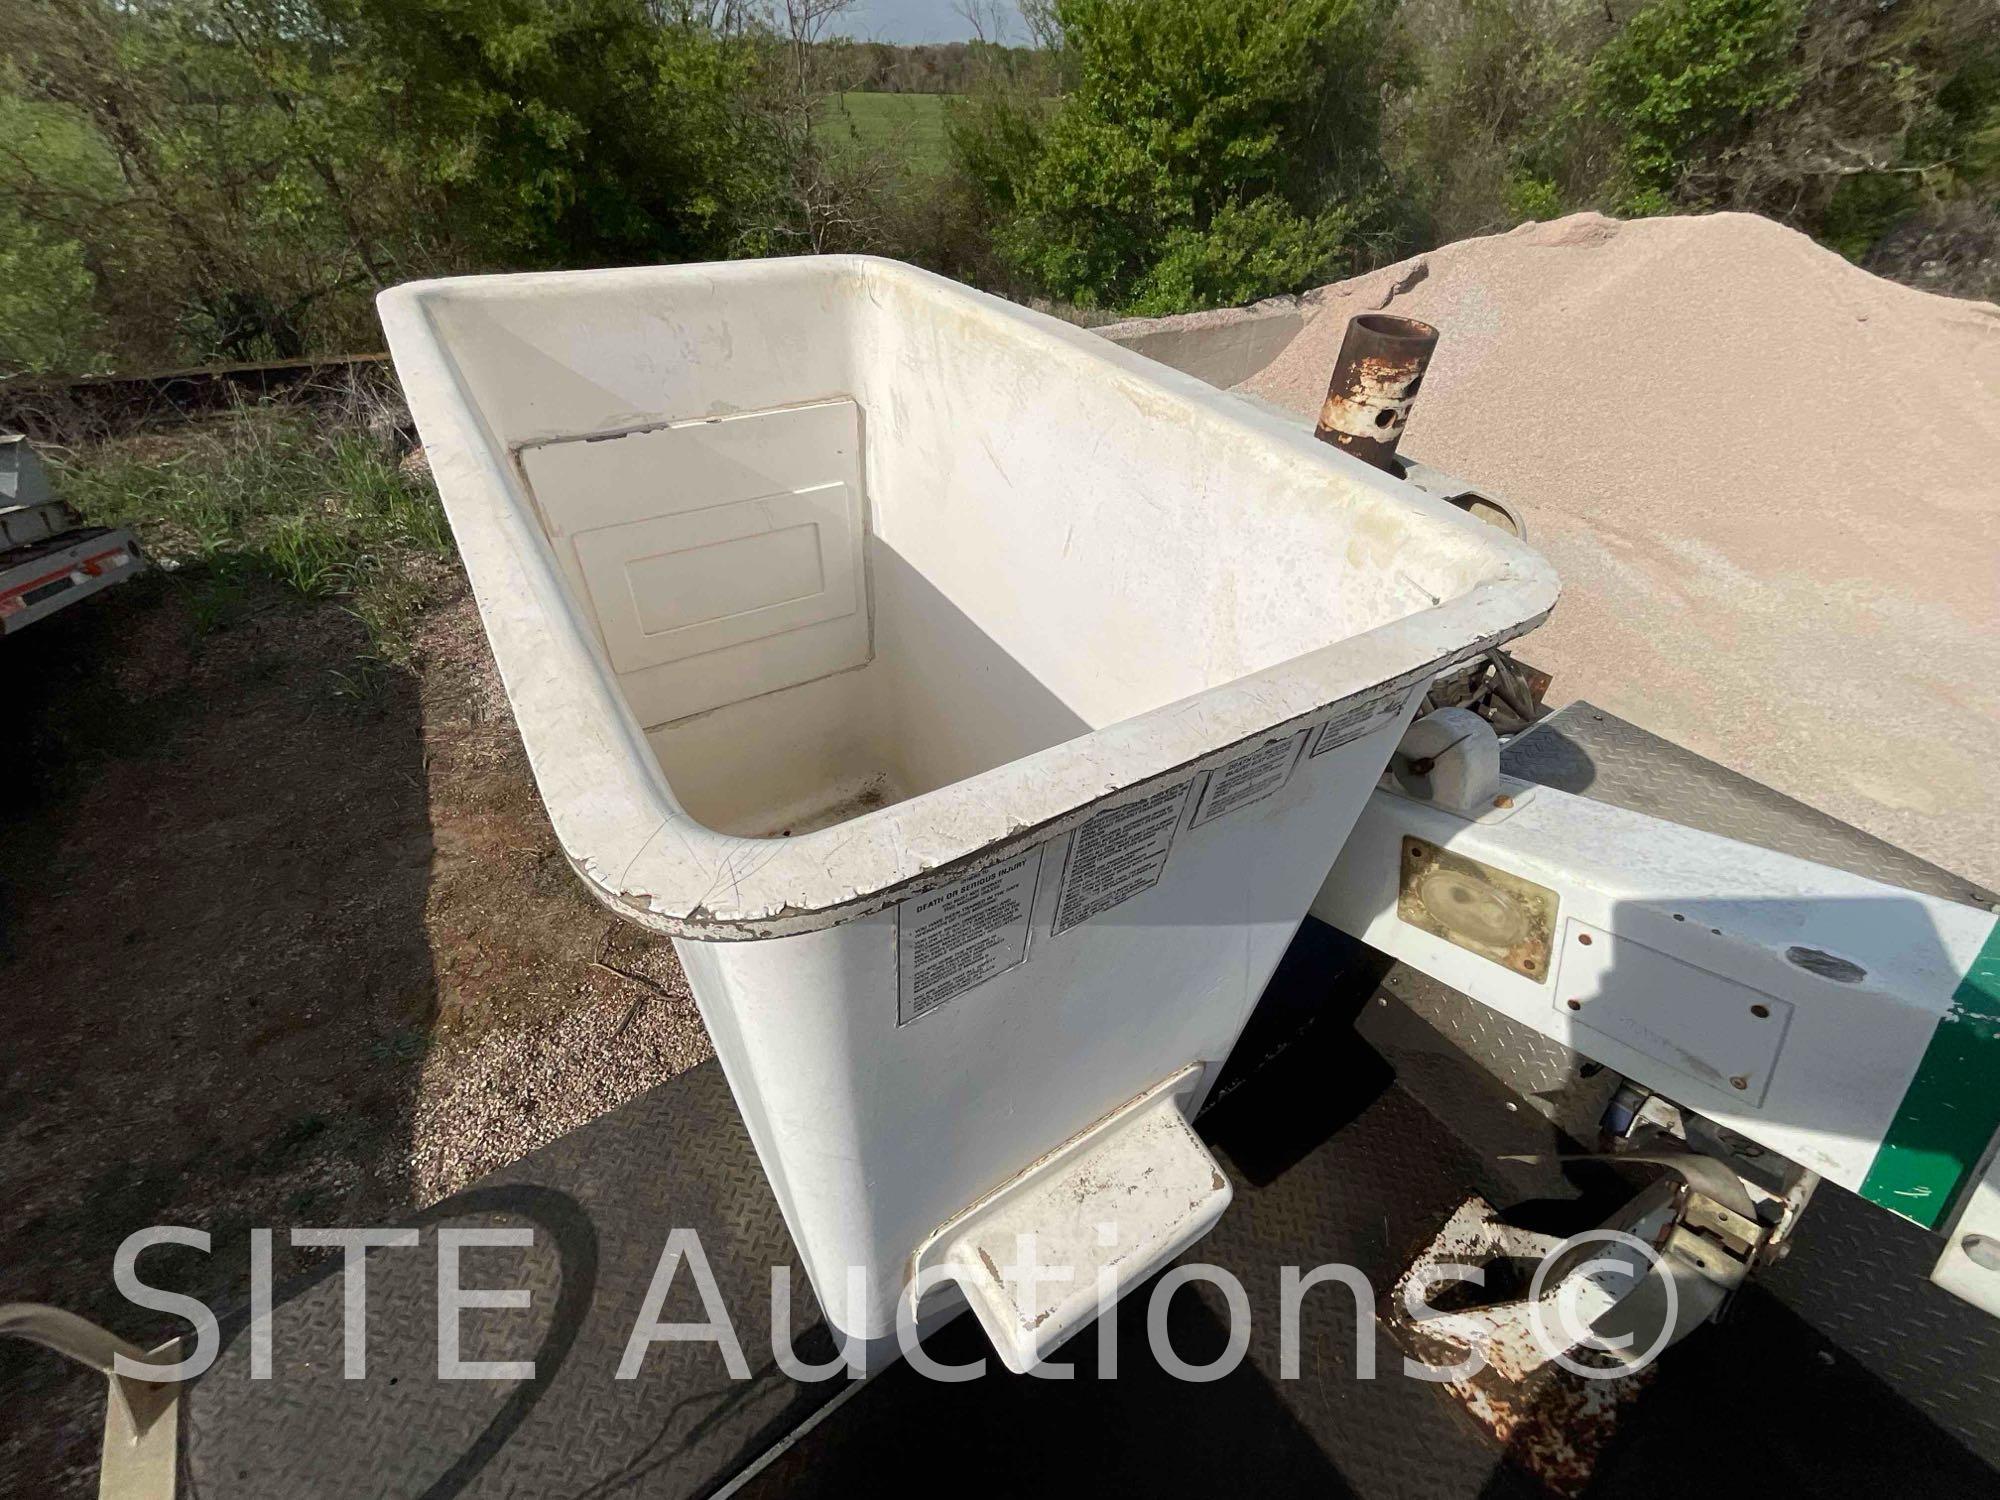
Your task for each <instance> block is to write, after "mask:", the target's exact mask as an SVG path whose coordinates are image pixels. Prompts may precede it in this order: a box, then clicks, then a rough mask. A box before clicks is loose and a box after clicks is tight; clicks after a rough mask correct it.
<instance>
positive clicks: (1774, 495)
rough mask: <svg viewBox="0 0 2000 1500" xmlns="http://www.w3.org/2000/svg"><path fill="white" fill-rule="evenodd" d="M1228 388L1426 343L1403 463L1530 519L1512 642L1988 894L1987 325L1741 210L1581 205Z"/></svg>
mask: <svg viewBox="0 0 2000 1500" xmlns="http://www.w3.org/2000/svg"><path fill="white" fill-rule="evenodd" d="M1308 301H1309V302H1310V303H1311V304H1313V305H1314V306H1315V307H1316V311H1315V312H1314V313H1313V315H1312V318H1311V321H1309V322H1308V323H1307V325H1306V327H1305V328H1304V330H1303V331H1302V332H1301V333H1300V334H1299V335H1298V336H1297V337H1296V338H1295V339H1294V340H1293V341H1292V343H1291V344H1290V345H1289V346H1288V347H1287V348H1286V349H1285V351H1284V352H1283V353H1282V354H1281V355H1279V357H1278V359H1277V360H1276V362H1275V363H1273V364H1272V365H1270V366H1269V367H1268V368H1266V369H1265V370H1263V371H1262V372H1260V373H1259V374H1258V375H1257V376H1255V377H1254V378H1253V379H1251V380H1250V381H1249V382H1247V383H1246V384H1245V386H1244V387H1243V389H1245V390H1250V391H1255V392H1257V393H1258V394H1260V395H1263V396H1266V397H1268V398H1270V399H1271V400H1274V401H1277V402H1279V403H1281V404H1283V405H1285V406H1288V407H1291V408H1292V409H1294V410H1296V411H1299V412H1310V411H1314V410H1316V409H1317V407H1318V405H1319V401H1320V398H1321V396H1322V395H1323V394H1324V392H1325V389H1326V379H1327V375H1328V372H1329V371H1330V370H1331V369H1332V366H1333V359H1334V355H1335V352H1336V350H1337V348H1338V346H1339V343H1340V336H1341V331H1342V329H1343V328H1344V326H1345V324H1346V321H1347V319H1348V317H1349V316H1350V315H1352V314H1354V313H1357V312H1364V311H1367V310H1369V309H1371V308H1381V307H1388V308H1390V309H1391V310H1393V311H1395V312H1398V313H1403V314H1406V315H1408V316H1411V317H1416V318H1422V319H1424V320H1425V321H1426V322H1430V323H1433V324H1435V325H1437V327H1438V328H1440V329H1441V330H1442V331H1443V338H1442V340H1441V342H1440V344H1439V347H1438V352H1437V357H1436V360H1435V362H1434V363H1433V364H1432V366H1431V372H1430V376H1429V378H1428V379H1427V380H1426V381H1425V384H1424V394H1423V396H1422V398H1421V399H1420V400H1419V401H1418V402H1417V405H1416V410H1415V412H1414V414H1413V415H1412V417H1411V420H1410V426H1409V431H1408V434H1407V436H1406V437H1405V438H1404V442H1403V450H1404V451H1405V452H1406V453H1409V454H1411V455H1412V456H1414V457H1417V458H1420V459H1422V460H1424V461H1425V462H1426V463H1429V464H1433V465H1435V466H1438V467H1440V468H1443V469H1446V470H1449V471H1451V472H1453V473H1455V474H1458V475H1460V476H1462V477H1463V478H1465V479H1468V480H1471V481H1474V482H1476V483H1478V484H1480V485H1483V486H1490V487H1492V488H1494V489H1496V490H1498V491H1499V492H1500V493H1501V494H1503V495H1504V496H1505V497H1506V498H1507V499H1508V500H1509V501H1510V503H1512V504H1514V505H1515V506H1516V507H1517V508H1518V509H1520V510H1522V511H1523V512H1524V513H1525V516H1526V519H1527V522H1528V526H1529V529H1530V536H1531V540H1532V541H1533V543H1534V544H1535V545H1536V546H1537V547H1538V548H1540V549H1541V550H1542V552H1543V553H1545V554H1546V555H1547V556H1548V557H1549V559H1550V560H1551V561H1552V562H1553V563H1554V564H1555V565H1556V567H1557V569H1558V570H1559V571H1560V572H1561V574H1562V578H1563V585H1564V587H1563V598H1562V602H1561V603H1560V604H1559V605H1558V606H1557V609H1556V613H1555V616H1554V618H1553V619H1552V620H1551V621H1550V623H1549V624H1548V625H1547V626H1545V627H1543V629H1542V630H1540V631H1538V632H1537V633H1536V634H1535V635H1533V636H1531V637H1529V638H1528V639H1527V640H1526V641H1524V642H1523V643H1522V645H1521V647H1520V648H1519V649H1520V654H1521V655H1522V656H1523V657H1524V658H1525V659H1527V660H1530V661H1532V662H1534V663H1536V664H1537V665H1539V666H1543V667H1546V668H1547V669H1549V670H1551V671H1553V672H1554V673H1555V674H1556V689H1555V693H1554V695H1553V697H1554V698H1555V699H1556V700H1557V701H1566V700H1567V699H1569V698H1589V699H1591V700H1592V701H1593V702H1595V703H1598V704H1600V705H1602V706H1604V707H1606V708H1609V709H1611V710H1612V711H1613V712H1615V713H1617V714H1620V715H1622V716H1624V717H1626V718H1629V719H1632V720H1633V721H1635V722H1637V723H1639V724H1641V725H1644V726H1645V727H1647V728H1649V729H1652V730H1654V731H1655V732H1657V733H1660V734H1664V735H1666V736H1668V737H1670V738H1672V739H1675V740H1678V741H1680V742H1681V743H1682V744H1685V745H1687V746H1688V747H1689V748H1691V749H1694V750H1697V751H1699V752H1701V753H1703V754H1705V755H1709V756H1713V757H1714V758H1716V759H1718V760H1721V761H1723V762H1725V763H1727V764H1730V765H1733V766H1734V767H1736V768H1737V769H1738V770H1741V771H1743V772H1745V773H1746V774H1748V775H1751V776H1754V777H1756V778H1757V779H1758V780H1760V781H1763V782H1765V783H1767V784H1769V785H1771V786H1775V787H1777V788H1779V789H1780V790H1782V791H1785V792H1788V793H1790V794H1791V795H1793V796H1795V797H1799V798H1801V799H1802V800H1804V801H1807V802H1810V803H1812V804H1814V805H1816V806H1818V807H1821V808H1823V809H1825V810H1826V811H1828V812H1831V813H1833V814H1834V815H1836V816H1838V817H1842V818H1845V819H1847V820H1848V821H1850V822H1852V823H1855V824H1857V825H1859V826H1860V827H1862V828H1865V829H1867V830H1869V831H1870V832H1872V833H1875V834H1877V835H1879V836H1880V837H1883V838H1886V839H1889V840H1891V841H1893V842H1896V843H1899V844H1902V845H1904V846H1905V847H1906V848H1909V849H1910V850H1912V851H1913V852H1915V853H1918V854H1921V855H1924V856H1925V857H1927V858H1930V859H1932V860H1935V861H1936V862H1938V863H1940V864H1943V865H1945V866H1947V867H1949V868H1952V869H1954V870H1957V871H1959V872H1960V873H1962V874H1965V875H1968V876H1970V877H1972V878H1973V879H1975V880H1978V881H1981V882H1983V883H1985V884H1987V885H1989V886H2000V629H1996V625H2000V308H1995V307H1993V306H1991V305H1989V304H1985V303H1973V302H1962V301H1956V300H1952V299H1949V298H1944V297H1937V296H1932V295H1929V294H1927V293H1923V292H1915V291H1911V290H1909V289H1907V288H1904V287H1899V286H1895V285H1893V284H1891V283H1889V282H1886V281H1882V280H1880V279H1878V278H1876V277H1874V276H1871V275H1869V274H1867V273H1866V272H1864V271H1861V270H1858V269H1856V268H1855V267H1853V266H1851V265H1849V264H1848V263H1847V262H1845V261H1843V260H1841V259H1840V258H1839V257H1838V256H1836V255H1834V254H1832V253H1831V252H1829V251H1826V250H1822V249H1821V248H1819V247H1818V246H1817V245H1815V244H1813V242H1812V241H1811V240H1809V239H1807V238H1806V237H1804V236H1803V235H1799V234H1796V233H1794V232H1792V231H1791V230H1788V229H1784V228H1782V227H1780V226H1778V225H1776V224H1773V223H1770V222H1769V221H1767V220H1764V219H1759V218H1756V217H1754V216H1751V215H1745V214H1719V215H1715V216H1713V217H1708V218H1676V219H1647V220H1639V221H1634V222H1631V223H1622V224H1621V223H1619V222H1617V221H1615V220H1610V219H1604V218H1601V217H1599V216H1597V215H1593V214H1585V215H1578V216H1575V217H1572V218H1568V219H1563V220H1559V221H1556V222H1554V223H1548V224H1532V225H1525V226H1523V227H1522V228H1521V229H1518V230H1516V231H1515V232H1513V233H1512V234H1506V235H1497V236H1494V237H1491V238H1487V239H1478V240H1467V241H1464V242H1462V243H1459V244H1455V245H1450V246H1447V247H1445V248H1444V249H1442V250H1438V251H1434V252H1432V253H1430V254H1428V255H1425V256H1421V257H1418V258H1417V259H1415V260H1412V261H1407V262H1404V263H1403V264H1402V265H1399V266H1392V267H1388V268H1386V269H1384V270H1382V271H1378V272H1374V273H1372V274H1370V275H1368V276H1364V277H1360V278H1357V279H1355V280H1353V281H1349V282H1343V283H1340V284H1338V285H1335V286H1331V287H1327V288H1324V289H1322V290H1321V291H1319V292H1316V293H1313V294H1312V295H1311V297H1310V298H1309V299H1308Z"/></svg>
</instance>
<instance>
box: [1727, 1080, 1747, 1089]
mask: <svg viewBox="0 0 2000 1500" xmlns="http://www.w3.org/2000/svg"><path fill="white" fill-rule="evenodd" d="M1729 1086H1730V1087H1731V1088H1733V1089H1747V1088H1749V1087H1750V1080H1749V1079H1747V1078H1732V1079H1730V1080H1729Z"/></svg>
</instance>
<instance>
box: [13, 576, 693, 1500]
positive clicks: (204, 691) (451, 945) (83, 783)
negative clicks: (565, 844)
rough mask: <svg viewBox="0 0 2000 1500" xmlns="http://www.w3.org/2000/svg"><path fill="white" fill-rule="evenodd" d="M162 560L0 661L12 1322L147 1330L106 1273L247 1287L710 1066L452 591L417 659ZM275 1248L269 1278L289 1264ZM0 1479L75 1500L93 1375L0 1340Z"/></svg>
mask: <svg viewBox="0 0 2000 1500" xmlns="http://www.w3.org/2000/svg"><path fill="white" fill-rule="evenodd" d="M190 592H191V591H190V590H189V588H188V587H187V586H186V584H185V581H184V580H183V579H181V578H177V577H176V576H175V575H171V574H155V575H152V576H150V577H148V578H146V579H143V580H141V581H140V582H138V583H136V584H133V585H130V586H128V587H126V588H123V589H119V590H116V591H114V592H112V593H110V594H107V595H104V596H100V597H99V598H97V599H94V600H91V601H89V602H88V603H86V604H84V605H82V606H80V607H78V608H75V609H72V610H70V611H66V612H65V613H64V614H62V615H59V616H56V617H54V618H53V619H51V620H49V621H47V622H44V623H43V624H41V625H38V626H37V627H35V628H34V629H33V630H30V631H25V632H23V633H22V634H21V635H20V636H18V637H16V638H13V639H9V640H7V641H5V642H4V643H0V705H5V707H4V709H0V1014H4V1016H5V1018H6V1024H7V1026H8V1029H9V1033H10V1034H9V1038H8V1046H7V1047H6V1049H5V1052H4V1068H5V1077H4V1088H0V1172H3V1173H4V1177H3V1178H0V1180H4V1181H5V1183H6V1184H7V1187H8V1197H9V1212H8V1214H7V1215H6V1217H5V1220H4V1221H0V1301H13V1300H27V1301H45V1302H51V1303H55V1304H57V1305H59V1306H63V1307H67V1308H71V1309H73V1310H75V1311H78V1312H81V1313H83V1314H85V1315H86V1316H91V1317H94V1318H97V1319H99V1320H101V1321H103V1322H104V1323H106V1324H108V1325H109V1326H110V1327H111V1328H113V1329H114V1330H115V1331H117V1332H119V1333H121V1334H124V1335H126V1336H127V1337H130V1338H133V1339H135V1340H138V1341H140V1342H141V1343H147V1342H150V1341H152V1340H155V1339H157V1338H160V1337H163V1336H166V1335H169V1334H171V1333H172V1332H175V1331H178V1329H179V1328H180V1327H183V1326H184V1325H180V1324H178V1323H177V1322H176V1321H175V1320H171V1319H162V1318H160V1317H159V1316H158V1315H154V1314H148V1313H145V1312H143V1311H141V1310H139V1309H137V1308H134V1307H132V1306H131V1305H130V1304H128V1303H126V1302H125V1301H124V1299H123V1298H121V1297H120V1296H118V1294H117V1293H116V1292H115V1290H114V1289H113V1286H112V1280H111V1267H112V1257H113V1254H114V1252H115V1251H116V1249H117V1247H118V1245H119V1243H120V1241H121V1240H122V1239H123V1238H124V1237H125V1236H126V1235H127V1234H129V1233H130V1232H131V1231H132V1230H134V1229H137V1228H140V1227H142V1226H145V1225H153V1224H182V1225H192V1226H194V1227H197V1228H201V1229H205V1230H207V1231H209V1232H210V1234H211V1235H212V1236H213V1240H212V1250H211V1253H210V1254H208V1255H206V1256H204V1255H202V1254H200V1253H199V1252H196V1251H194V1250H191V1249H189V1250H182V1249H178V1248H174V1247H165V1248H162V1249H157V1250H153V1251H149V1252H148V1253H147V1257H146V1260H145V1262H144V1266H145V1272H146V1275H147V1278H148V1279H149V1280H150V1281H152V1282H154V1283H155V1284H158V1285H166V1286H172V1287H175V1288H177V1289H181V1290H185V1291H188V1292H191V1293H193V1294H195V1295H197V1296H200V1297H202V1298H204V1299H207V1300H210V1301H211V1302H212V1303H213V1302H217V1301H222V1302H226V1301H229V1300H231V1299H232V1298H233V1297H235V1296H240V1295H241V1294H242V1292H243V1291H244V1289H245V1288H247V1279H246V1268H247V1265H248V1236H247V1231H248V1230H249V1229H250V1228H251V1227H252V1226H259V1225H271V1226H281V1227H282V1228H286V1229H288V1228H290V1227H294V1226H301V1225H340V1224H376V1225H382V1224H392V1223H394V1222H395V1219H396V1215H397V1214H398V1213H399V1212H403V1211H406V1210H409V1209H412V1208H415V1207H420V1206H422V1205H425V1204H428V1203H430V1202H433V1201H434V1200H436V1199H438V1198H440V1197H442V1196H444V1195H445V1194H447V1193H449V1192H451V1191H453V1190H454V1189H456V1188H457V1187H459V1186H461V1185H462V1184H464V1183H466V1182H467V1181H469V1180H471V1179H472V1178H474V1177H476V1176H478V1175H480V1174H482V1173H484V1172H487V1171H489V1170H492V1169H494V1168H496V1167H498V1166H501V1165H503V1164H505V1163H507V1162H509V1161H512V1160H514V1159H515V1158H517V1157H519V1156H521V1155H523V1154H524V1153H525V1152H527V1151H529V1150H531V1149H532V1148H534V1147H535V1146H537V1145H539V1144H541V1143H542V1142H545V1141H547V1140H550V1139H552V1138H553V1137H555V1136H557V1135H559V1134H561V1133H563V1132H564V1131H566V1130H569V1129H571V1128H573V1127H574V1126H576V1125H578V1124H580V1123H582V1122H583V1121H585V1120H587V1119H589V1118H591V1117H592V1116H594V1115H596V1114H599V1113H601V1112H602V1111H604V1110H606V1109H609V1108H611V1107H612V1106H614V1105H616V1104H618V1103H620V1102H622V1101H624V1100H625V1099H628V1098H630V1097H632V1096H633V1095H635V1094H637V1093H639V1092H641V1091H643V1090H644V1089H646V1088H648V1087H650V1086H652V1085H653V1084H656V1083H658V1082H660V1081H662V1080H664V1079H666V1078H669V1077H671V1076H673V1075H674V1074H676V1073H678V1072H680V1071H681V1070H683V1069H685V1068H687V1067H689V1066H691V1065H692V1064H694V1063H696V1062H698V1061H700V1060H701V1059H702V1058H703V1057H705V1056H707V1055H708V1052H709V1048H708V1042H707V1038H706V1035H705V1034H704V1032H703V1030H702V1027H701V1022H700V1020H699V1018H698V1016H697V1015H696V1013H695V1009H694V1004H693V1001H692V1000H691V999H690V997H689V995H688V991H687V987H686V984H685V982H684V980H683V979H682V977H681V974H680V971H679V968H678V966H677V964H676V963H675V961H674V957H673V952H672V949H671V948H670V947H669V946H668V945H667V944H665V943H664V942H658V943H655V942H651V941H649V940H647V939H646V938H644V937H643V936H642V935H640V934H639V933H638V932H636V931H635V930H634V929H632V928H630V927H627V926H625V925H623V924H621V923H618V922H615V921H614V920H613V919H612V918H611V917H610V916H609V915H608V914H607V913H606V912H604V911H603V910H602V909H601V908H599V907H598V906H597V905H596V904H595V903H594V902H592V901H591V900H590V899H589V898H588V897H587V896H586V895H585V894H584V893H583V890H582V888H581V886H580V885H579V883H578V882H577V880H576V878H575V876H574V875H573V874H572V872H571V871H570V869H569V867H568V865H567V864H566V863H565V861H564V859H563V857H562V854H561V852H560V851H559V850H558V848H557V847H556V844H555V840H554V837H553V835H552V833H551V831H550V829H549V825H548V820H547V817H546V816H545V814H544V813H543V811H542V807H541V803H540V801H539V799H538V797H537V795H536V793H535V789H534V785H533V782H532V780H531V778H530V775H529V771H528V766H527V761H526V757H525V756H524V754H523V752H522V750H521V746H520V741H519V739H518V738H517V736H516V734H515V731H514V727H513V722H512V719H511V717H510V716H509V714H508V712H507V707H506V701H505V697H504V695H503V693H502V691H501V689H500V685H499V681H498V678H497V676H496V674H495V673H494V670H493V666H492V661H491V658H490V656H489V655H488V653H487V650H486V644H485V637H484V635H483V633H482V632H481V630H480V627H479V622H478V617H477V613H476V611H475V610H474V608H473V605H472V602H471V599H470V596H469V595H468V594H466V593H465V592H464V590H463V587H462V585H461V586H460V587H459V588H458V589H457V590H456V592H455V596H454V597H452V598H451V599H450V600H449V601H448V602H447V603H446V604H444V605H443V606H442V607H440V608H437V609H434V610H433V611H432V612H431V613H430V614H429V615H428V616H427V617H426V619H425V621H424V623H423V624H422V626H421V634H420V637H419V648H420V650H419V660H420V663H421V665H420V669H419V671H418V672H417V674H416V675H411V674H409V673H391V674H388V675H387V676H386V678H385V679H383V680H378V681H375V682H373V683H372V684H364V686H363V687H362V689H361V690H360V691H359V692H358V693H357V691H356V690H355V682H356V674H355V671H354V667H355V662H356V657H357V653H358V652H360V651H361V650H362V648H363V646H364V644H365V639H364V636H363V633H362V631H361V627H360V626H359V624H358V623H357V622H356V621H355V620H354V618H353V617H352V616H351V615H349V614H348V613H347V612H346V611H345V610H343V609H342V608H340V607H339V606H338V605H337V604H317V605H314V604H306V603H303V602H301V601H299V600H298V599H296V598H295V597H294V596H291V595H288V594H285V593H282V592H280V591H279V590H278V589H277V588H275V587H272V588H271V589H270V590H269V591H268V593H267V594H260V595H259V596H257V597H256V598H255V599H253V600H252V601H251V605H250V607H249V608H248V609H247V610H246V611H245V612H244V613H243V615H242V616H241V617H240V618H239V619H238V620H237V621H236V622H235V623H234V624H232V625H231V626H230V628H228V629H226V630H222V631H213V630H208V629H200V628H198V627H197V624H196V622H195V621H194V620H193V619H192V618H191V617H190V610H189V596H190ZM285 1239H286V1236H285V1234H283V1233H282V1232H281V1233H280V1234H279V1235H278V1236H277V1244H278V1246H279V1251H278V1266H277V1270H278V1275H279V1277H280V1278H281V1279H282V1278H283V1277H284V1276H285V1275H286V1274H287V1273H288V1272H290V1271H294V1270H297V1269H299V1268H301V1267H302V1265H303V1264H304V1262H303V1261H302V1260H299V1259H291V1258H288V1255H287V1252H286V1250H285V1249H284V1244H285ZM0 1389H4V1390H5V1391H6V1393H7V1405H8V1420H7V1421H6V1423H5V1424H4V1428H0V1493H5V1494H18V1495H28V1494H36V1495H79V1496H80V1495H88V1494H94V1493H95V1488H96V1467H97V1444H98V1436H99V1433H100V1432H101V1426H100V1423H101V1420H102V1417H101V1413H102V1407H103V1399H104V1389H103V1384H102V1381H101V1380H100V1378H99V1377H97V1376H95V1375H91V1374H88V1373H85V1372H81V1371H77V1370H74V1369H73V1368H71V1367H69V1366H67V1365H66V1364H65V1363H64V1362H63V1361H62V1360H60V1359H59V1358H58V1357H56V1356H55V1355H53V1354H49V1353H46V1352H43V1351H40V1350H37V1349H32V1348H30V1347H28V1346H26V1345H22V1344H18V1343H12V1342H9V1343H7V1344H6V1345H4V1346H0Z"/></svg>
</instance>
